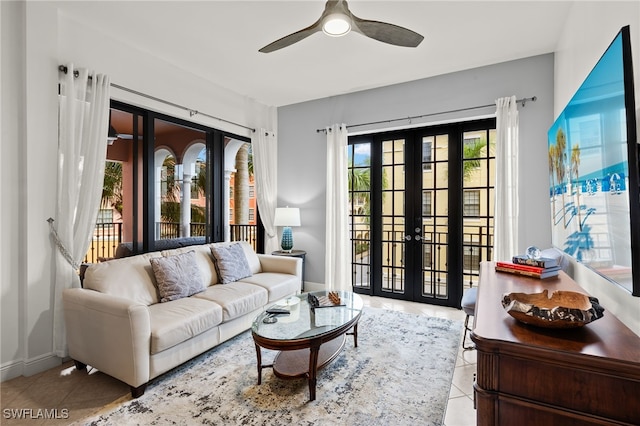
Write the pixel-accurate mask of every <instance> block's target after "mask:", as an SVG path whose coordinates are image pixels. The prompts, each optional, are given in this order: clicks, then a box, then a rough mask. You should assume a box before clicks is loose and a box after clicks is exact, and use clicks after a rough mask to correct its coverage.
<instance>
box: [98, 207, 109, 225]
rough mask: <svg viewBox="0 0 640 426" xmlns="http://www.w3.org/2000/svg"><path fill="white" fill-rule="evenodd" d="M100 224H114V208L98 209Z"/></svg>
mask: <svg viewBox="0 0 640 426" xmlns="http://www.w3.org/2000/svg"><path fill="white" fill-rule="evenodd" d="M96 223H98V224H101V225H106V224H108V225H113V209H100V210H99V211H98V220H97V222H96Z"/></svg>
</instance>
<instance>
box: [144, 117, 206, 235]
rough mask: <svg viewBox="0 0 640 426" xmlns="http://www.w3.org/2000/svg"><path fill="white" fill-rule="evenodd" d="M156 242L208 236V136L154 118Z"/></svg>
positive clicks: (198, 131) (195, 130)
mask: <svg viewBox="0 0 640 426" xmlns="http://www.w3.org/2000/svg"><path fill="white" fill-rule="evenodd" d="M153 124H154V126H153V128H154V136H155V137H154V200H155V208H154V212H155V218H154V223H155V227H154V229H155V240H156V241H158V240H165V239H174V238H184V237H192V236H193V237H198V236H201V237H203V238H202V240H203V241H204V236H205V234H206V218H207V217H208V214H207V212H206V207H205V206H206V196H207V191H206V188H207V182H206V176H207V173H206V133H205V132H203V131H200V130H197V129H193V128H190V127H186V126H181V125H178V124H175V123H171V122H169V121H165V120H161V119H158V118H156V119H154V123H153Z"/></svg>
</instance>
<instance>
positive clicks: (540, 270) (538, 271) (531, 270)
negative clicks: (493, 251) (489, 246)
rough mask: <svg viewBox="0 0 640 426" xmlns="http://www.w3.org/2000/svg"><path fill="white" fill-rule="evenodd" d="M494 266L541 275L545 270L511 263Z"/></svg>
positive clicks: (497, 263)
mask: <svg viewBox="0 0 640 426" xmlns="http://www.w3.org/2000/svg"><path fill="white" fill-rule="evenodd" d="M496 266H499V267H500V268H509V269H517V270H519V271H530V272H535V273H536V274H541V273H542V272H544V270H545V269H544V268H540V267H538V266H531V265H519V264H517V263H512V262H496Z"/></svg>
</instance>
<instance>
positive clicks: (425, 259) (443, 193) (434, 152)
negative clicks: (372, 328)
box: [420, 134, 449, 298]
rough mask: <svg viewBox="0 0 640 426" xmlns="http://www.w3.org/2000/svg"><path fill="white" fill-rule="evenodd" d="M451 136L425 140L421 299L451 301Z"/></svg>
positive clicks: (429, 137) (432, 137) (423, 143)
mask: <svg viewBox="0 0 640 426" xmlns="http://www.w3.org/2000/svg"><path fill="white" fill-rule="evenodd" d="M448 161H449V137H448V135H446V134H445V135H430V136H423V137H422V166H421V169H422V198H423V205H422V228H423V238H422V256H421V257H422V271H421V272H422V274H421V276H422V286H421V294H420V296H421V297H425V298H447V297H448V289H447V276H448V271H447V255H448V253H447V252H448V244H449V240H448V228H449V217H448V209H449V207H448V206H449V184H448V177H449V171H448V170H449V164H448ZM425 200H426V201H425Z"/></svg>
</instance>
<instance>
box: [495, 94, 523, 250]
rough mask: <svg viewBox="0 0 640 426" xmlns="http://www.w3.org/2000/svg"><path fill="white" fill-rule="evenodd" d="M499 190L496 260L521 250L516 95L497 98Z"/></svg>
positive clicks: (497, 168)
mask: <svg viewBox="0 0 640 426" xmlns="http://www.w3.org/2000/svg"><path fill="white" fill-rule="evenodd" d="M496 107H497V110H496V118H497V120H496V128H497V129H496V137H497V141H496V193H495V218H494V223H495V228H494V240H493V260H499V261H509V260H511V257H512V256H513V255H515V254H518V246H519V241H518V234H519V229H518V206H519V204H520V203H519V200H518V106H517V104H516V97H515V96H511V97H506V98H500V99H497V100H496Z"/></svg>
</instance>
